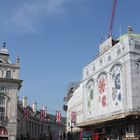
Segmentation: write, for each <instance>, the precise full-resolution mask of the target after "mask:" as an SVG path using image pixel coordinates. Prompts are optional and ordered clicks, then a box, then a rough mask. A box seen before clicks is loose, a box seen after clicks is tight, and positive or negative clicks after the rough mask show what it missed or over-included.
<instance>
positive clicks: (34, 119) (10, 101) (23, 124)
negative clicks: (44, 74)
mask: <svg viewBox="0 0 140 140" xmlns="http://www.w3.org/2000/svg"><path fill="white" fill-rule="evenodd" d="M19 70H20V66H19V58H17V59H16V62H15V64H13V63H11V61H10V59H9V52H8V49H7V48H6V47H5V43H4V44H3V47H2V48H0V140H46V139H48V140H57V139H61V138H62V137H64V136H65V118H64V117H61V122H60V123H56V116H55V115H51V114H48V113H47V110H46V108H45V107H44V108H43V109H41V110H39V111H38V110H37V103H36V102H34V103H33V106H32V107H30V106H28V103H27V98H26V97H24V98H23V101H19V99H18V92H19V90H20V88H21V84H22V80H20V79H19Z"/></svg>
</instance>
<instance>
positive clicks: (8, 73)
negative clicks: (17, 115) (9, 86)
mask: <svg viewBox="0 0 140 140" xmlns="http://www.w3.org/2000/svg"><path fill="white" fill-rule="evenodd" d="M6 78H11V71H9V70H8V71H7V72H6Z"/></svg>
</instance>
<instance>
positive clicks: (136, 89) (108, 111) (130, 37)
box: [67, 27, 140, 140]
mask: <svg viewBox="0 0 140 140" xmlns="http://www.w3.org/2000/svg"><path fill="white" fill-rule="evenodd" d="M139 79H140V34H137V33H134V32H133V30H132V28H131V27H129V30H128V33H126V34H124V35H121V36H120V37H119V38H117V39H113V38H112V37H110V38H108V39H107V40H106V41H104V42H103V43H101V44H100V45H99V55H98V56H97V57H96V58H95V59H94V60H93V61H92V62H91V63H89V64H88V65H86V66H85V67H84V68H83V78H82V80H81V81H80V82H79V85H78V86H76V88H74V87H75V86H71V88H69V90H68V92H67V98H68V101H67V108H68V109H67V131H68V132H71V131H77V133H78V134H79V139H80V140H82V138H83V139H92V140H98V139H100V140H102V139H109V140H121V139H123V140H127V139H131V140H136V139H140V94H139V93H140V86H139V85H140V80H139ZM73 111H75V112H76V113H77V119H76V124H75V125H73V126H72V130H71V127H70V126H69V124H70V123H71V120H72V116H71V112H73Z"/></svg>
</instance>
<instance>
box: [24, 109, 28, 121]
mask: <svg viewBox="0 0 140 140" xmlns="http://www.w3.org/2000/svg"><path fill="white" fill-rule="evenodd" d="M23 112H24V119H25V120H27V119H28V118H29V110H28V108H23Z"/></svg>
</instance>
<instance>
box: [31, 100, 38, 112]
mask: <svg viewBox="0 0 140 140" xmlns="http://www.w3.org/2000/svg"><path fill="white" fill-rule="evenodd" d="M32 109H33V112H34V113H36V111H37V102H33V106H32Z"/></svg>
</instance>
